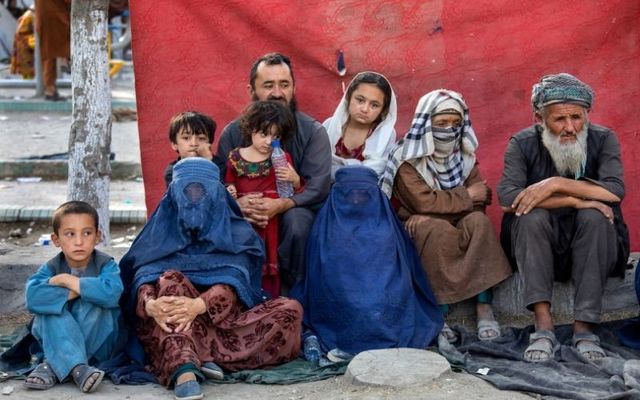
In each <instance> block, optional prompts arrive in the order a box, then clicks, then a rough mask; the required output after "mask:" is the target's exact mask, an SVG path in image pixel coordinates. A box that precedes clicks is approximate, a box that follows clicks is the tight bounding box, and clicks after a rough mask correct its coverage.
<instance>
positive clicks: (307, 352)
mask: <svg viewBox="0 0 640 400" xmlns="http://www.w3.org/2000/svg"><path fill="white" fill-rule="evenodd" d="M302 349H303V350H302V351H303V353H304V358H305V359H306V360H307V361H309V362H311V363H313V364H316V365H317V364H318V363H319V362H320V353H321V350H320V342H319V341H318V338H317V337H316V335H310V336H307V338H306V339H305V340H304V345H303V347H302Z"/></svg>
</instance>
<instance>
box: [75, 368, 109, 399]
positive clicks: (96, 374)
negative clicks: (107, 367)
mask: <svg viewBox="0 0 640 400" xmlns="http://www.w3.org/2000/svg"><path fill="white" fill-rule="evenodd" d="M71 377H72V378H73V381H74V382H75V384H76V385H77V386H78V387H79V388H80V390H81V391H82V393H91V392H94V391H95V390H96V389H97V388H98V386H100V382H102V378H104V371H103V370H101V369H98V368H95V367H92V366H90V365H87V364H79V365H76V366H75V367H74V368H73V370H72V371H71ZM92 377H93V378H94V379H95V380H94V381H93V383H89V379H90V378H92Z"/></svg>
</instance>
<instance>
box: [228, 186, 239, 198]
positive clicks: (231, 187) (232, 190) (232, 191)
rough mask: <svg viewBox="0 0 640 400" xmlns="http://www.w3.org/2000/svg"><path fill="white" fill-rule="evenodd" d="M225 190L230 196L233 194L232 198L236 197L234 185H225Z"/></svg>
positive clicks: (236, 192)
mask: <svg viewBox="0 0 640 400" xmlns="http://www.w3.org/2000/svg"><path fill="white" fill-rule="evenodd" d="M227 191H228V192H229V193H231V196H233V198H234V199H237V198H238V191H237V190H236V186H235V185H229V186H227Z"/></svg>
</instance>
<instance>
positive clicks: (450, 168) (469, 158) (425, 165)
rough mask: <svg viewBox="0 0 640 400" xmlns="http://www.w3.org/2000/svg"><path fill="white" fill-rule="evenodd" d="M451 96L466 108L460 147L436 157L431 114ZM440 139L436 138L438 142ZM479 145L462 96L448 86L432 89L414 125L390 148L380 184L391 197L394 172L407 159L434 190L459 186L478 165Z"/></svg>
mask: <svg viewBox="0 0 640 400" xmlns="http://www.w3.org/2000/svg"><path fill="white" fill-rule="evenodd" d="M450 99H453V100H456V101H457V102H458V103H460V106H461V107H462V110H463V111H464V115H463V118H462V127H461V128H460V133H459V137H458V139H459V146H457V151H456V150H455V149H454V151H453V153H452V154H451V156H450V157H446V158H442V157H434V153H435V152H436V150H437V149H436V145H434V132H433V129H432V127H431V117H432V115H433V114H434V111H435V110H436V108H437V107H438V105H439V104H440V103H442V102H444V101H447V100H450ZM436 135H437V132H436ZM438 139H439V138H438V137H436V141H438ZM477 147H478V139H477V138H476V135H475V132H474V131H473V128H472V127H471V120H470V119H469V108H468V107H467V105H466V103H465V102H464V100H463V99H462V95H461V94H460V93H457V92H454V91H452V90H446V89H438V90H434V91H432V92H429V93H427V94H426V95H424V96H422V98H420V101H418V105H417V107H416V111H415V114H414V117H413V122H412V123H411V128H410V129H409V131H408V132H407V133H406V135H405V137H404V138H403V139H402V140H400V141H399V142H398V144H397V145H396V146H395V147H394V148H393V150H391V153H390V154H389V160H388V161H387V166H386V168H385V170H384V173H383V174H382V178H380V182H379V184H380V187H381V189H382V191H383V192H384V193H385V194H386V195H387V196H388V197H391V193H392V191H393V181H394V179H395V175H396V173H397V172H398V168H400V165H401V164H402V163H404V162H409V163H411V165H413V166H414V167H415V168H416V170H417V171H418V172H419V173H420V175H421V176H422V177H423V178H424V180H425V182H426V183H427V184H428V185H429V186H430V187H432V188H434V189H448V188H451V187H455V186H458V185H459V184H460V183H462V182H464V181H465V180H466V178H467V177H468V176H469V173H470V172H471V169H472V168H473V166H474V165H475V150H476V148H477ZM454 159H457V160H458V161H455V160H454ZM442 183H444V185H443V184H442Z"/></svg>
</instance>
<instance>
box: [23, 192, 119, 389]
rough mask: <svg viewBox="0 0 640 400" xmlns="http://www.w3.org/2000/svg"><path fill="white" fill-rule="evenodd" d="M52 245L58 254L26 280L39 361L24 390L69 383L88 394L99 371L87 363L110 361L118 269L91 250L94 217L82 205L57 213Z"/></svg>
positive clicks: (96, 383) (98, 378)
mask: <svg viewBox="0 0 640 400" xmlns="http://www.w3.org/2000/svg"><path fill="white" fill-rule="evenodd" d="M51 240H52V242H53V244H55V246H56V247H60V248H61V250H62V251H61V252H60V253H59V254H58V255H57V256H55V257H54V258H52V259H51V260H49V261H47V262H46V263H45V264H44V265H42V266H41V267H40V269H38V271H37V272H36V273H35V274H33V275H32V276H31V277H30V278H29V279H28V280H27V288H26V302H27V309H28V310H29V311H30V312H31V313H33V314H35V317H34V320H33V326H32V329H31V333H32V334H33V336H34V337H35V338H36V339H37V340H38V343H39V344H40V346H41V347H42V349H43V352H44V361H43V362H42V363H41V364H39V365H38V366H37V367H36V369H35V370H33V372H31V374H29V376H28V377H27V380H26V381H25V386H26V387H28V388H31V389H49V388H51V387H52V386H54V385H55V383H56V382H57V381H60V382H62V381H64V380H65V379H68V378H70V379H73V381H74V382H75V383H76V385H78V387H79V388H80V390H81V391H82V392H84V393H89V392H93V391H94V390H96V389H97V387H98V386H99V384H100V382H101V381H102V378H103V377H104V372H103V371H102V370H100V369H98V368H95V367H93V366H91V364H95V363H96V362H101V361H105V360H108V359H109V358H111V355H112V353H113V352H114V350H115V348H116V347H117V343H118V328H119V318H120V308H119V307H118V300H119V299H120V294H121V293H122V290H123V286H122V281H121V279H120V269H119V267H118V264H117V263H116V262H115V261H114V259H113V258H112V257H110V256H108V255H106V254H104V253H102V252H99V251H97V250H95V246H96V245H97V244H98V243H99V242H100V240H101V235H100V231H99V230H98V213H97V212H96V210H95V209H94V208H93V207H91V206H90V205H89V204H87V203H85V202H82V201H69V202H67V203H64V204H62V205H61V206H60V207H58V208H57V209H56V211H55V212H54V214H53V233H52V234H51Z"/></svg>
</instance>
